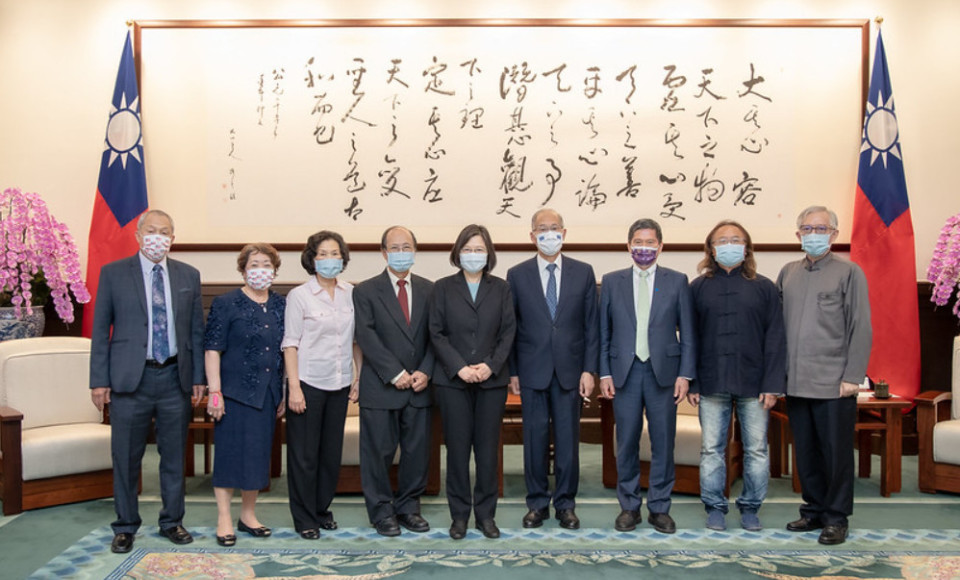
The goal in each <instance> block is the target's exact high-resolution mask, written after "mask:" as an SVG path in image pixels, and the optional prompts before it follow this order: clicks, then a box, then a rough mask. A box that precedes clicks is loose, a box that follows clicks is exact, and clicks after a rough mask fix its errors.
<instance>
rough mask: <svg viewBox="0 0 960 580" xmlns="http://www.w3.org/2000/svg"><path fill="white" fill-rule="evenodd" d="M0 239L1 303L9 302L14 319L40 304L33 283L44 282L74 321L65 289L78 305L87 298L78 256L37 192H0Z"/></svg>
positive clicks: (64, 316)
mask: <svg viewBox="0 0 960 580" xmlns="http://www.w3.org/2000/svg"><path fill="white" fill-rule="evenodd" d="M0 242H2V245H0V249H2V254H0V306H13V307H14V308H15V309H16V316H17V317H18V318H19V317H21V316H22V315H23V311H26V314H33V306H42V303H38V301H37V298H38V296H37V294H38V290H39V288H37V286H38V283H40V284H42V283H45V284H46V286H47V287H49V290H50V296H51V297H52V298H53V303H54V306H55V307H56V311H57V314H58V315H59V316H60V318H61V319H63V321H64V322H68V323H69V322H73V302H71V300H70V293H71V292H72V293H73V296H74V298H76V300H77V302H79V303H81V304H83V303H86V302H89V301H90V292H89V291H88V290H87V287H86V286H85V285H84V283H83V279H82V278H81V277H80V255H79V253H78V252H77V245H76V244H75V243H74V241H73V236H71V235H70V230H68V229H67V226H66V225H65V224H64V223H63V222H60V221H58V220H57V219H56V218H55V217H53V216H52V215H50V211H49V210H48V209H47V204H45V203H44V202H43V200H42V199H40V196H39V195H38V194H36V193H23V192H22V191H21V190H20V189H19V188H10V189H6V190H4V192H3V194H2V195H0Z"/></svg>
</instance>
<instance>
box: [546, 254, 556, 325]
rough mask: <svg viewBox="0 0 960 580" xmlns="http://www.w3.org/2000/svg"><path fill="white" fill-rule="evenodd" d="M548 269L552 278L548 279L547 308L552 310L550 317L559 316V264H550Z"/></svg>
mask: <svg viewBox="0 0 960 580" xmlns="http://www.w3.org/2000/svg"><path fill="white" fill-rule="evenodd" d="M547 271H548V272H550V278H548V279H547V309H548V310H550V318H551V319H556V318H557V265H556V264H548V265H547Z"/></svg>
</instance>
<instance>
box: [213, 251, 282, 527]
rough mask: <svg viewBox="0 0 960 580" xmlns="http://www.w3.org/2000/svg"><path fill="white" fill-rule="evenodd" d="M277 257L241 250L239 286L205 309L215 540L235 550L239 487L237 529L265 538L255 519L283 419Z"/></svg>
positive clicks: (280, 320) (267, 481)
mask: <svg viewBox="0 0 960 580" xmlns="http://www.w3.org/2000/svg"><path fill="white" fill-rule="evenodd" d="M279 267H280V256H279V254H278V253H277V251H276V250H275V249H274V248H273V247H272V246H270V245H269V244H249V245H247V246H244V248H243V249H242V250H241V251H240V255H239V256H238V258H237V270H239V271H240V273H241V274H242V275H243V280H244V285H243V286H242V287H240V288H238V289H236V290H233V291H231V292H228V293H226V294H224V295H222V296H218V297H217V298H216V299H215V300H214V301H213V306H212V307H211V308H210V315H209V317H208V318H207V330H206V336H205V337H204V350H205V351H206V354H205V362H206V371H207V385H208V387H209V395H208V397H207V412H208V413H209V414H210V416H211V417H212V418H213V419H214V420H216V421H217V423H216V426H215V427H214V441H215V442H216V447H215V450H214V458H213V493H214V496H215V497H216V499H217V512H218V518H217V543H219V544H220V545H221V546H232V545H234V544H235V543H236V541H237V537H236V535H235V533H234V530H233V517H232V516H231V514H230V501H231V499H232V498H233V490H234V489H237V488H239V489H240V490H241V498H242V502H241V509H240V519H238V520H237V529H238V530H239V531H241V532H246V533H248V534H250V535H252V536H254V537H266V536H269V535H270V534H271V530H270V528H268V527H266V526H264V525H263V524H261V523H260V520H258V519H257V516H256V513H255V511H254V508H255V506H256V501H257V493H258V491H259V490H260V489H263V488H264V487H266V486H267V485H268V484H269V483H270V449H271V443H272V441H273V429H274V424H275V422H276V419H277V418H278V417H280V416H282V415H283V412H284V408H285V402H284V400H283V388H282V385H283V381H282V379H283V354H282V352H281V350H280V340H281V339H282V338H283V313H284V308H285V306H286V301H285V299H284V297H283V296H280V295H279V294H277V293H276V292H272V291H270V285H271V284H272V282H273V278H274V276H276V272H277V269H278V268H279Z"/></svg>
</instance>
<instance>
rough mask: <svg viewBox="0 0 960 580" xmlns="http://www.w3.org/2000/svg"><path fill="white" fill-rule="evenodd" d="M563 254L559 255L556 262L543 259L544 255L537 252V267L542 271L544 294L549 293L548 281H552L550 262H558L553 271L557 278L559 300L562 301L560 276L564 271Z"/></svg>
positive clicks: (541, 279)
mask: <svg viewBox="0 0 960 580" xmlns="http://www.w3.org/2000/svg"><path fill="white" fill-rule="evenodd" d="M562 262H563V256H561V255H557V259H556V261H554V262H548V261H546V260H544V259H543V256H541V255H540V254H537V268H538V269H539V271H540V289H541V290H543V295H544V296H546V295H547V282H549V281H550V271H549V270H547V266H549V265H550V264H556V265H557V269H556V270H554V271H553V273H554V276H555V277H556V279H557V302H559V301H560V276H561V274H560V273H561V272H563V263H562Z"/></svg>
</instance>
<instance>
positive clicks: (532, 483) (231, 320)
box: [90, 207, 870, 553]
mask: <svg viewBox="0 0 960 580" xmlns="http://www.w3.org/2000/svg"><path fill="white" fill-rule="evenodd" d="M797 227H798V230H797V236H798V238H799V239H800V240H801V242H802V247H803V250H804V252H805V253H806V256H805V257H804V258H803V259H801V260H799V261H797V262H794V263H791V264H788V265H786V266H785V267H784V268H783V270H782V272H781V273H780V276H779V278H778V280H777V282H776V283H774V282H772V281H771V280H769V279H767V278H765V277H763V276H762V275H760V274H758V273H757V271H756V261H755V259H754V255H753V243H752V241H751V239H750V236H749V234H748V233H747V231H746V230H745V229H744V228H743V227H742V226H741V225H740V224H738V223H736V222H732V221H724V222H721V223H719V224H718V225H717V226H716V227H714V228H713V230H711V232H710V233H709V234H708V235H707V238H706V240H705V244H704V259H703V261H702V262H701V263H700V264H699V266H698V270H699V274H700V276H699V277H698V278H696V279H695V280H694V281H693V283H692V284H691V283H688V279H687V277H686V275H684V274H682V273H680V272H677V271H674V270H671V269H669V268H666V267H663V266H659V265H658V264H657V259H658V257H659V255H660V253H661V251H662V249H663V235H662V230H661V228H660V225H659V224H658V223H657V222H656V221H654V220H650V219H641V220H637V221H636V222H635V223H633V224H632V225H631V226H630V228H629V230H628V235H627V250H628V252H629V255H630V256H631V261H632V265H631V266H630V267H629V268H626V269H624V270H619V271H615V272H611V273H609V274H606V275H604V276H603V281H602V285H601V291H600V297H599V300H598V297H597V289H596V276H595V275H594V271H593V268H592V267H591V266H590V265H589V264H587V263H585V262H582V261H578V260H575V259H573V258H571V257H569V256H565V255H563V253H562V251H561V250H562V246H563V242H564V239H565V237H566V228H565V226H564V223H563V218H562V217H561V216H560V214H559V213H557V212H556V211H554V210H550V209H542V210H540V211H538V212H536V213H535V214H534V215H533V217H532V219H531V233H530V239H531V241H532V242H534V244H536V247H537V255H536V256H534V257H533V258H531V259H529V260H526V261H524V262H521V263H520V264H518V265H516V266H514V267H513V268H511V269H510V270H509V271H508V272H507V275H506V280H504V279H501V278H498V277H496V276H494V275H493V274H492V273H491V272H492V271H493V270H494V268H495V267H496V264H497V256H496V250H495V248H494V244H493V240H492V239H491V237H490V234H489V232H488V231H487V229H486V228H485V227H483V226H480V225H468V226H466V227H465V228H463V230H462V231H461V232H460V234H459V236H458V237H457V240H456V242H455V243H454V246H453V249H452V250H451V252H450V263H451V265H452V266H453V267H455V268H456V270H457V271H456V272H455V273H454V274H452V275H450V276H447V277H445V278H442V279H440V280H437V281H436V282H430V281H428V280H426V279H424V278H422V277H420V276H417V275H414V274H413V273H412V272H411V269H412V267H413V265H414V263H415V259H416V252H417V241H416V237H415V235H414V233H413V232H412V231H410V230H409V229H407V228H405V227H402V226H394V227H391V228H388V229H387V230H386V231H385V232H384V233H383V236H382V238H381V243H380V248H381V254H382V256H383V258H384V260H385V262H386V268H385V269H384V271H383V272H382V273H381V274H378V275H376V276H374V277H373V278H370V279H368V280H365V281H363V282H361V283H359V284H358V285H357V286H356V287H354V286H353V285H352V284H350V283H348V282H346V281H344V280H342V279H340V278H341V273H342V272H343V270H344V268H345V267H346V266H347V264H348V262H349V260H350V251H349V247H348V246H347V244H346V242H345V241H344V239H343V238H342V237H341V236H340V235H339V234H337V233H335V232H330V231H321V232H318V233H316V234H314V235H312V236H310V238H309V239H308V240H307V244H306V247H305V248H304V250H303V252H302V255H301V265H302V266H303V268H304V270H305V271H306V272H307V273H308V274H309V276H310V277H309V278H308V280H307V282H306V283H304V284H302V285H300V286H298V287H296V288H294V289H293V290H291V291H290V293H289V294H288V296H287V297H286V298H284V297H283V296H281V295H279V294H277V293H276V292H274V291H272V290H270V286H271V283H272V281H273V279H274V277H275V276H276V272H277V269H278V268H279V267H280V256H279V254H278V253H277V252H276V250H275V249H274V248H272V247H271V246H269V245H268V244H251V245H248V246H245V247H244V248H243V250H242V251H241V252H240V255H239V257H238V260H237V268H238V270H239V272H240V273H241V274H242V276H243V280H244V285H243V286H242V287H241V288H239V289H237V290H234V291H232V292H229V293H227V294H225V295H223V296H220V297H218V298H216V299H215V300H214V302H213V306H212V308H211V310H210V314H209V318H208V320H207V324H206V330H205V331H204V322H203V312H202V306H201V294H200V276H199V273H198V272H197V271H196V270H195V269H194V268H192V267H190V266H188V265H186V264H183V263H180V262H177V261H175V260H172V259H168V258H167V255H166V254H167V251H168V250H169V248H170V245H171V243H172V241H173V220H172V219H171V218H170V216H169V215H167V214H165V213H164V212H161V211H158V210H151V211H148V212H146V213H144V214H143V216H141V218H140V222H139V223H138V229H137V240H138V242H139V244H140V248H141V250H140V252H139V253H138V254H137V255H135V256H132V257H130V258H126V259H123V260H119V261H117V262H114V263H112V264H110V265H108V266H106V267H105V268H104V269H103V271H102V273H101V279H100V287H99V293H98V297H97V303H96V314H95V322H94V333H93V337H92V338H93V346H92V353H91V380H90V386H91V389H92V391H91V392H92V398H93V401H94V404H96V405H97V407H98V408H101V409H102V408H103V407H104V405H105V404H107V403H110V405H111V424H112V425H113V436H112V437H113V439H112V448H113V463H114V475H115V476H114V492H115V505H116V511H117V520H116V521H115V522H114V523H113V530H114V539H113V543H112V545H111V549H112V550H113V551H114V552H119V553H122V552H127V551H129V550H130V549H131V548H132V546H133V542H134V536H135V534H136V531H137V529H138V528H139V526H140V524H141V520H140V516H139V512H138V507H137V493H136V492H137V483H138V476H139V473H140V464H141V461H142V457H143V452H144V447H145V444H146V439H147V435H148V431H149V429H150V425H151V422H155V426H156V436H157V443H158V450H159V453H160V484H161V497H162V504H163V505H162V509H161V512H160V518H159V527H160V533H161V534H162V535H164V536H166V537H167V538H169V539H170V540H171V541H172V542H174V543H177V544H185V543H189V542H191V541H192V536H191V535H190V533H189V532H188V531H187V530H186V529H185V528H184V527H183V525H182V520H183V515H184V487H183V450H184V447H185V444H186V439H187V437H186V430H187V424H188V422H189V416H190V407H191V395H192V396H193V400H194V403H195V404H196V403H197V402H199V401H200V400H201V398H202V397H203V396H204V395H206V401H207V412H208V413H209V415H210V416H211V417H212V418H213V419H214V420H216V421H217V424H216V427H215V439H216V443H217V445H216V453H215V456H214V474H213V486H214V493H215V496H216V500H217V506H218V513H219V516H218V521H217V533H216V536H217V541H218V543H220V544H221V545H224V546H230V545H234V544H235V543H236V541H237V537H236V532H237V531H239V532H244V533H247V534H249V535H251V536H254V537H266V536H269V535H270V534H271V533H272V532H271V529H270V528H269V527H267V526H265V525H263V524H262V523H261V522H260V521H259V519H258V518H257V516H256V512H255V506H256V499H257V493H258V490H260V489H262V488H264V487H266V485H267V484H268V483H269V460H270V442H271V440H272V437H273V429H274V425H275V424H276V419H277V418H278V417H280V416H283V415H284V413H287V415H286V417H287V418H286V426H287V427H286V428H287V469H288V478H287V479H288V484H289V501H290V510H291V514H292V516H293V521H294V527H295V529H296V531H297V532H298V533H299V534H300V535H301V537H303V538H304V539H316V538H319V537H320V535H321V530H332V529H336V528H337V522H336V521H335V520H334V518H333V514H332V512H331V511H330V505H331V503H332V500H333V496H334V493H335V490H336V486H337V481H338V478H339V470H340V463H341V452H342V446H343V429H344V424H345V419H346V414H347V406H348V404H349V403H350V402H351V401H352V402H358V403H359V407H360V467H361V479H362V487H363V492H364V499H365V503H366V508H367V513H368V516H369V519H370V522H371V523H372V524H373V526H374V527H375V528H376V531H377V532H378V533H379V534H381V535H384V536H396V535H399V534H400V533H401V529H407V530H409V531H412V532H426V531H428V530H429V529H430V524H429V523H428V522H427V521H426V520H425V519H424V518H423V516H422V515H421V510H420V496H421V495H422V494H423V493H424V490H425V488H426V482H427V471H428V466H429V449H430V438H431V428H430V426H431V422H432V415H431V414H432V412H433V410H434V409H437V410H438V411H439V413H440V416H441V420H442V425H443V440H444V444H445V446H446V448H447V464H446V496H447V501H448V505H449V511H450V518H451V525H450V528H449V534H450V537H451V538H453V539H461V538H463V537H465V536H466V533H467V524H468V521H469V520H470V516H471V514H472V515H473V517H474V521H475V525H476V527H477V529H479V530H480V531H481V532H482V533H483V535H484V536H486V537H488V538H496V537H499V535H500V530H499V528H498V527H497V524H496V521H495V516H496V507H497V497H498V481H497V462H498V447H499V437H500V426H501V422H502V418H503V412H504V406H505V403H506V399H507V393H508V390H509V391H511V392H513V393H515V394H518V395H520V397H521V400H522V406H521V409H522V414H523V427H524V428H523V443H524V453H523V457H524V479H525V483H526V487H527V497H526V504H527V508H528V512H527V513H526V515H524V516H523V519H522V525H523V527H524V528H536V527H540V526H542V525H543V523H544V521H545V520H547V519H549V518H550V505H551V503H552V504H553V508H554V510H555V516H556V519H557V520H558V521H559V525H560V526H562V527H564V528H567V529H577V528H579V527H580V520H579V518H578V517H577V515H576V511H575V507H576V495H577V491H578V486H579V475H580V474H579V439H580V412H581V408H582V405H583V401H584V400H585V399H589V397H590V396H591V395H592V394H593V392H594V390H595V387H596V384H595V381H596V377H599V386H600V396H601V397H605V398H608V399H612V403H613V409H614V416H615V419H616V435H617V471H618V485H617V497H618V500H619V503H620V507H621V513H620V514H619V515H618V516H617V517H616V519H615V522H614V526H615V528H616V529H617V530H619V531H629V530H633V529H635V528H636V526H637V525H638V524H640V523H641V522H642V518H641V517H640V507H641V504H642V496H641V490H640V462H639V457H638V453H639V442H640V436H641V433H642V431H643V428H644V416H645V417H646V420H647V431H648V433H649V435H650V442H651V449H652V460H651V466H650V474H649V479H650V485H649V489H648V494H647V509H648V512H649V516H648V522H649V523H650V524H651V525H652V526H653V527H654V528H655V529H656V530H657V531H660V532H663V533H673V532H675V531H676V524H675V522H674V521H673V519H672V518H671V516H670V513H669V512H670V494H671V491H672V489H673V483H674V464H673V447H674V437H675V433H676V405H677V404H679V403H680V402H681V401H682V400H683V399H686V400H688V401H689V402H690V403H691V404H693V405H697V406H699V414H700V421H701V426H702V432H703V436H702V446H701V469H700V478H701V482H700V483H701V498H702V500H703V503H704V506H705V509H706V512H707V519H706V525H707V527H709V528H712V529H725V527H726V522H725V515H726V513H727V511H728V502H727V499H726V497H725V496H724V492H723V489H724V482H725V479H726V476H725V473H724V461H723V457H724V454H725V451H726V449H725V446H726V442H727V440H728V429H729V426H730V424H731V421H730V418H731V414H732V412H733V410H734V409H736V414H737V417H738V419H739V421H738V424H739V425H740V427H741V434H742V439H743V443H744V489H743V493H742V494H741V497H740V498H739V499H738V500H737V502H736V504H737V507H738V508H739V510H740V522H741V525H742V526H743V527H744V528H746V529H748V530H759V529H762V525H761V523H760V520H759V516H758V511H759V509H760V506H761V504H762V502H763V500H764V498H765V494H766V489H767V478H768V477H769V458H768V454H767V447H766V426H767V417H768V411H769V409H770V408H771V407H772V406H773V405H774V403H775V402H776V399H777V397H778V396H780V395H783V394H785V395H786V401H787V412H788V414H789V416H790V420H791V426H792V428H793V430H794V437H795V441H796V447H797V461H798V470H799V472H800V478H801V484H802V486H803V500H804V504H803V505H802V506H801V509H800V513H801V517H800V519H798V520H797V521H794V522H791V523H789V524H788V525H787V529H789V530H793V531H808V530H814V529H820V528H823V531H822V532H821V535H820V541H821V542H822V543H840V542H843V541H844V540H845V538H846V533H847V517H848V516H849V515H850V514H851V513H852V508H853V487H852V486H853V453H852V449H853V433H854V424H855V420H856V401H855V395H856V393H857V386H858V385H859V383H861V382H862V381H863V376H864V373H865V371H866V365H867V358H868V357H869V352H870V316H869V303H868V301H867V295H866V281H865V278H864V276H863V273H862V272H861V271H860V269H859V268H858V267H857V266H855V265H853V264H851V263H849V262H847V261H845V260H842V259H839V258H836V257H834V256H833V255H832V254H831V253H830V244H831V243H832V241H833V240H834V239H835V238H836V235H837V220H836V215H835V214H834V213H833V212H831V211H830V210H828V209H827V208H825V207H811V208H808V209H807V210H804V212H802V213H801V214H800V216H799V217H798V220H797ZM204 385H206V387H204ZM205 390H206V393H205V392H204V391H205ZM851 395H852V396H851ZM551 430H552V442H553V446H554V459H553V461H554V465H555V479H556V481H555V485H554V488H553V490H552V491H551V488H550V485H549V480H548V464H549V459H548V457H549V449H550V443H551ZM398 450H399V465H398V476H397V482H396V485H395V486H392V485H391V482H390V477H389V469H390V467H391V465H392V464H393V463H394V458H395V457H396V456H397V454H398ZM471 454H472V455H473V459H474V465H475V469H474V481H473V484H472V485H471V470H470V457H471ZM235 489H240V490H241V511H240V517H239V519H238V520H237V521H236V527H234V524H233V518H232V515H231V511H230V504H231V499H232V497H233V494H234V490H235Z"/></svg>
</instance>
